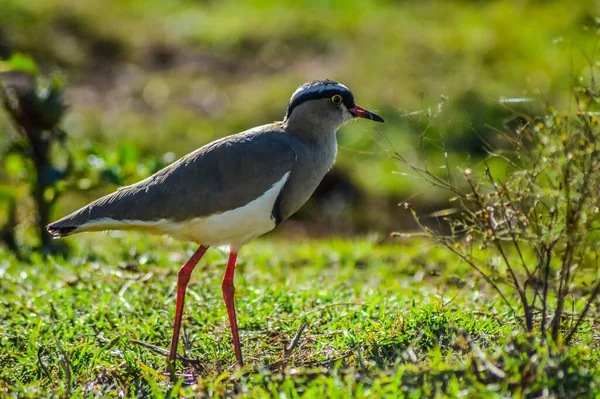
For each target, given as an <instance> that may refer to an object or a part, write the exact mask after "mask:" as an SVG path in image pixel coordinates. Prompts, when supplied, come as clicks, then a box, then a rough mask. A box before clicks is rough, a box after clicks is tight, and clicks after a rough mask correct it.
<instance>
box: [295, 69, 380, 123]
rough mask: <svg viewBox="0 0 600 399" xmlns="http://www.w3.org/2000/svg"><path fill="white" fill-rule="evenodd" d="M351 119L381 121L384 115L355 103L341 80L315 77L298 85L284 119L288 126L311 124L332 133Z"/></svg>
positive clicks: (352, 95)
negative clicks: (338, 81)
mask: <svg viewBox="0 0 600 399" xmlns="http://www.w3.org/2000/svg"><path fill="white" fill-rule="evenodd" d="M354 118H365V119H370V120H372V121H376V122H383V118H382V117H381V116H379V115H377V114H375V113H373V112H371V111H368V110H366V109H364V108H362V107H360V106H358V105H356V103H355V102H354V94H352V92H351V91H350V89H348V88H347V87H346V86H344V85H343V84H341V83H337V82H334V81H332V80H315V81H314V82H308V83H305V84H303V85H302V86H300V87H299V88H298V89H297V90H296V91H295V92H294V94H292V98H291V99H290V102H289V104H288V108H287V113H286V115H285V119H284V121H286V122H287V123H288V125H303V126H307V125H309V126H311V127H312V128H316V129H318V130H322V131H328V132H335V131H336V130H337V129H338V128H339V127H340V126H342V125H343V124H344V123H346V122H348V121H349V120H352V119H354Z"/></svg>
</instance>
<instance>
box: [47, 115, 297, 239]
mask: <svg viewBox="0 0 600 399" xmlns="http://www.w3.org/2000/svg"><path fill="white" fill-rule="evenodd" d="M271 127H273V126H271ZM295 162H296V154H295V152H294V150H293V148H292V146H291V145H290V142H289V138H288V136H287V134H285V133H283V132H282V131H281V130H279V129H268V130H264V128H262V129H261V128H257V129H253V130H250V131H248V132H245V133H240V134H237V135H234V136H229V137H226V138H224V139H221V140H217V141H215V142H213V143H211V144H208V145H206V146H204V147H202V148H200V149H198V150H196V151H194V152H192V153H190V154H188V155H186V156H184V157H183V158H181V159H180V160H178V161H176V162H175V163H173V164H171V165H170V166H168V167H166V168H164V169H162V170H161V171H159V172H157V173H156V174H154V175H152V176H150V177H149V178H147V179H145V180H142V181H140V182H139V183H136V184H133V185H131V186H127V187H123V188H121V189H119V190H118V191H116V192H114V193H112V194H109V195H107V196H105V197H102V198H100V199H98V200H96V201H94V202H92V203H91V204H89V205H87V206H85V207H84V208H82V209H80V210H78V211H76V212H74V213H72V214H71V215H68V216H66V217H64V218H62V219H61V220H59V221H57V222H55V223H53V224H51V225H50V226H48V230H49V231H50V232H51V233H53V234H55V235H58V236H62V235H67V234H69V233H70V232H72V231H74V230H75V229H77V228H78V227H79V226H81V225H83V224H85V223H86V222H90V221H93V220H98V219H103V218H110V219H113V220H140V221H156V220H160V219H168V220H173V221H181V220H185V219H189V218H194V217H202V216H208V215H212V214H215V213H221V212H224V211H227V210H231V209H235V208H238V207H241V206H244V205H246V204H247V203H248V202H250V201H252V200H254V199H256V198H258V197H260V196H261V195H263V194H264V193H265V192H266V191H267V190H268V189H270V188H271V187H272V186H273V185H274V184H275V183H277V182H278V181H280V180H281V179H282V177H283V176H284V175H285V174H286V173H288V172H291V171H292V169H293V167H294V164H295Z"/></svg>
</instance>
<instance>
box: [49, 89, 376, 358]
mask: <svg viewBox="0 0 600 399" xmlns="http://www.w3.org/2000/svg"><path fill="white" fill-rule="evenodd" d="M354 118H366V119H370V120H372V121H377V122H383V119H382V118H381V117H380V116H379V115H376V114H374V113H373V112H370V111H367V110H366V109H364V108H362V107H359V106H358V105H356V103H355V102H354V95H353V94H352V92H351V91H350V90H349V89H348V88H347V87H346V86H344V85H342V84H340V83H337V82H334V81H331V80H319V81H314V82H310V83H305V84H303V85H302V86H300V87H299V88H298V89H297V90H296V91H295V92H294V94H293V95H292V98H291V99H290V101H289V103H288V107H287V112H286V114H285V118H284V119H283V121H281V122H275V123H272V124H269V125H263V126H258V127H255V128H253V129H250V130H247V131H245V132H242V133H238V134H234V135H232V136H228V137H224V138H222V139H220V140H217V141H214V142H212V143H210V144H207V145H205V146H204V147H201V148H199V149H197V150H196V151H193V152H191V153H190V154H188V155H186V156H184V157H183V158H181V159H179V160H178V161H176V162H174V163H173V164H171V165H169V166H167V167H166V168H164V169H162V170H160V171H159V172H157V173H155V174H154V175H152V176H150V177H148V178H147V179H145V180H142V181H140V182H139V183H136V184H133V185H131V186H127V187H122V188H120V189H118V190H117V191H116V192H114V193H112V194H109V195H106V196H104V197H102V198H100V199H98V200H96V201H94V202H92V203H91V204H89V205H87V206H85V207H83V208H81V209H79V210H78V211H76V212H73V213H72V214H70V215H68V216H65V217H64V218H62V219H60V220H59V221H57V222H54V223H52V224H50V225H49V226H48V231H49V232H50V233H51V234H52V235H53V236H54V237H56V238H60V237H65V236H68V235H71V234H76V233H83V232H89V231H105V230H140V231H147V232H150V233H155V234H168V235H170V236H172V237H174V238H177V239H179V240H183V241H192V242H195V243H197V244H199V245H200V247H199V248H198V250H197V251H196V252H195V253H194V255H192V257H191V258H190V260H188V261H187V262H186V263H185V264H184V265H183V267H181V269H180V270H179V273H178V276H177V302H176V308H175V324H174V328H173V339H172V341H171V350H170V355H169V358H170V360H171V361H174V360H175V358H176V355H177V344H178V340H179V330H180V327H181V317H182V314H183V303H184V299H185V291H186V287H187V284H188V282H189V281H190V276H191V274H192V271H193V270H194V267H195V266H196V265H197V264H198V261H199V260H200V259H201V258H202V255H204V253H205V252H206V250H207V249H208V248H209V247H210V246H217V245H218V246H220V245H225V246H228V247H229V260H228V262H227V267H226V269H225V276H224V277H223V283H222V289H223V297H224V299H225V305H226V307H227V313H228V316H229V323H230V326H231V334H232V336H233V345H234V349H235V356H236V359H237V363H238V365H239V366H240V367H241V366H243V361H242V351H241V347H240V338H239V333H238V326H237V320H236V315H235V305H234V296H233V294H234V284H233V276H234V271H235V264H236V259H237V255H238V251H239V250H240V249H241V248H242V246H243V245H244V244H246V243H248V242H249V241H250V240H252V239H253V238H256V237H258V236H260V235H262V234H265V233H267V232H268V231H271V230H272V229H274V228H275V227H276V226H277V225H278V224H280V223H281V222H283V221H284V220H286V219H287V218H289V217H290V216H291V215H292V214H293V213H294V212H296V211H297V210H298V209H299V208H300V207H301V206H302V205H303V204H304V203H305V202H306V201H307V200H308V199H309V197H310V196H311V195H312V193H313V192H314V191H315V189H316V188H317V185H318V184H319V183H320V182H321V180H322V179H323V176H325V174H326V173H327V171H329V169H330V168H331V167H332V165H333V163H334V161H335V156H336V153H337V143H336V131H337V130H338V129H339V128H340V127H341V126H342V125H344V124H345V123H346V122H348V121H350V120H352V119H354Z"/></svg>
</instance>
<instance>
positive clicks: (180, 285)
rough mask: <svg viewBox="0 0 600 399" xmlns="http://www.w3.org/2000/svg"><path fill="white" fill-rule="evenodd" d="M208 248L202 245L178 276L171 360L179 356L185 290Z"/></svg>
mask: <svg viewBox="0 0 600 399" xmlns="http://www.w3.org/2000/svg"><path fill="white" fill-rule="evenodd" d="M207 249H208V247H205V246H204V245H200V248H198V249H197V250H196V252H194V254H193V255H192V257H191V258H190V260H188V261H187V262H186V263H185V265H183V267H182V268H181V269H179V273H178V274H177V304H176V305H175V326H174V327H173V340H172V341H171V353H170V354H169V359H170V360H171V361H174V360H175V357H176V356H177V344H178V342H179V329H180V328H181V316H183V302H184V300H185V290H186V288H187V285H188V283H189V281H190V276H191V275H192V271H193V270H194V268H195V267H196V265H197V264H198V262H199V261H200V259H201V258H202V255H204V253H205V252H206V250H207Z"/></svg>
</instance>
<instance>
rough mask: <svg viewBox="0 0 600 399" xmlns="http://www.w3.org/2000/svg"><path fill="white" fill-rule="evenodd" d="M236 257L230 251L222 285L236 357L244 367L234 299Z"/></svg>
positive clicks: (235, 254) (234, 253) (235, 253)
mask: <svg viewBox="0 0 600 399" xmlns="http://www.w3.org/2000/svg"><path fill="white" fill-rule="evenodd" d="M236 259H237V252H233V251H231V252H230V253H229V261H228V262H227V269H225V276H224V277H223V284H222V285H221V287H222V288H223V298H224V299H225V305H226V306H227V315H228V316H229V325H230V326H231V335H232V337H233V347H234V349H235V358H236V359H237V362H238V365H239V366H240V367H242V366H243V365H244V361H243V360H242V348H241V346H240V336H239V334H238V326H237V318H236V317H235V303H234V300H233V293H234V292H235V288H234V286H233V274H234V272H235V261H236Z"/></svg>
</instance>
